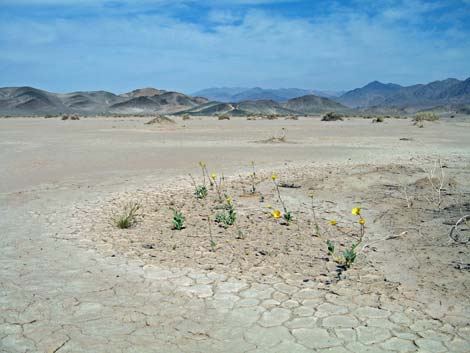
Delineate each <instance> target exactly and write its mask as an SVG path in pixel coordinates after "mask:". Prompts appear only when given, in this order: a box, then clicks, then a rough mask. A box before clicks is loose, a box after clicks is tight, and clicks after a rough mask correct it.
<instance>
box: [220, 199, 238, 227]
mask: <svg viewBox="0 0 470 353" xmlns="http://www.w3.org/2000/svg"><path fill="white" fill-rule="evenodd" d="M223 209H224V212H223V213H218V214H217V215H216V216H215V221H216V222H217V223H219V224H221V225H222V226H223V227H224V228H228V227H229V226H231V225H233V224H235V221H236V220H237V212H235V208H234V207H233V203H232V199H231V198H230V197H227V198H226V204H225V205H224V207H223Z"/></svg>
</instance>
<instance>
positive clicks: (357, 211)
mask: <svg viewBox="0 0 470 353" xmlns="http://www.w3.org/2000/svg"><path fill="white" fill-rule="evenodd" d="M351 213H352V214H353V215H355V216H360V215H361V208H360V207H354V208H353V209H352V211H351Z"/></svg>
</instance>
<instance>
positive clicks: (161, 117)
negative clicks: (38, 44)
mask: <svg viewBox="0 0 470 353" xmlns="http://www.w3.org/2000/svg"><path fill="white" fill-rule="evenodd" d="M153 124H175V121H174V120H173V119H170V118H169V117H167V116H164V115H157V116H156V117H155V118H153V119H152V120H149V121H147V122H146V123H145V125H153Z"/></svg>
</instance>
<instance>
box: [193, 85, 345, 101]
mask: <svg viewBox="0 0 470 353" xmlns="http://www.w3.org/2000/svg"><path fill="white" fill-rule="evenodd" d="M309 94H315V95H317V96H321V97H327V98H329V97H335V96H337V95H339V94H338V93H337V92H333V91H329V92H322V91H315V90H306V89H300V88H278V89H265V88H260V87H254V88H242V87H222V88H207V89H203V90H201V91H198V92H195V93H193V95H194V96H201V97H205V98H207V99H209V100H214V101H219V102H227V103H228V102H234V103H238V102H243V101H255V100H273V101H276V102H287V101H288V100H289V99H292V98H297V97H302V96H305V95H309Z"/></svg>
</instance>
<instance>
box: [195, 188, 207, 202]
mask: <svg viewBox="0 0 470 353" xmlns="http://www.w3.org/2000/svg"><path fill="white" fill-rule="evenodd" d="M194 195H195V196H196V198H197V199H200V200H201V199H203V198H205V197H206V196H207V187H206V186H205V185H198V186H196V189H195V191H194Z"/></svg>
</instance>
